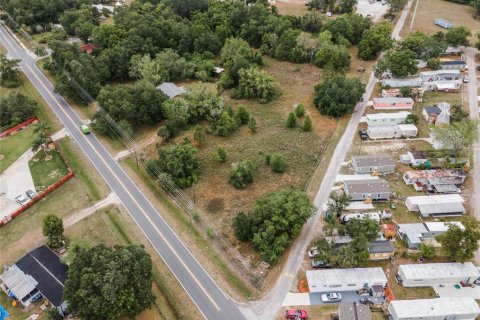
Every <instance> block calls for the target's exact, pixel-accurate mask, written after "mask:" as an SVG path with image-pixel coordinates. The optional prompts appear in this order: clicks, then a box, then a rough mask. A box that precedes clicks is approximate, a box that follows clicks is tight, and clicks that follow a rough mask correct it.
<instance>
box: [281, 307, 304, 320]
mask: <svg viewBox="0 0 480 320" xmlns="http://www.w3.org/2000/svg"><path fill="white" fill-rule="evenodd" d="M285 318H287V319H292V320H297V319H307V318H308V315H307V311H305V310H300V309H290V310H287V311H285Z"/></svg>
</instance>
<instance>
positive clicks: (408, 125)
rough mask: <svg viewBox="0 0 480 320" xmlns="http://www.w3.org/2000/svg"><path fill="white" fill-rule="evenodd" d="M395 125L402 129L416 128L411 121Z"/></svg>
mask: <svg viewBox="0 0 480 320" xmlns="http://www.w3.org/2000/svg"><path fill="white" fill-rule="evenodd" d="M397 127H398V128H399V129H400V130H402V131H410V130H418V129H417V126H416V125H414V124H411V123H407V124H397Z"/></svg>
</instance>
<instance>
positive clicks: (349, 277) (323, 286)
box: [306, 268, 387, 293]
mask: <svg viewBox="0 0 480 320" xmlns="http://www.w3.org/2000/svg"><path fill="white" fill-rule="evenodd" d="M306 275H307V282H308V288H309V289H310V292H311V293H313V292H331V291H356V290H359V289H363V288H367V289H369V288H371V287H372V286H374V285H380V286H383V287H385V285H386V284H387V277H386V276H385V273H384V272H383V269H382V268H351V269H324V270H307V272H306Z"/></svg>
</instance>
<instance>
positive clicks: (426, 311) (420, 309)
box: [388, 298, 480, 320]
mask: <svg viewBox="0 0 480 320" xmlns="http://www.w3.org/2000/svg"><path fill="white" fill-rule="evenodd" d="M388 312H389V313H390V316H391V319H392V320H453V319H456V320H473V319H475V318H477V317H478V315H479V314H480V308H479V306H478V304H477V302H476V301H475V300H474V299H473V298H437V299H415V300H394V301H392V302H391V303H390V304H389V305H388Z"/></svg>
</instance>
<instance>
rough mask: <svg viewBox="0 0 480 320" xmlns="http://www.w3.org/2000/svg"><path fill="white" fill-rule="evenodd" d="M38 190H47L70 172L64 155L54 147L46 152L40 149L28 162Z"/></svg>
mask: <svg viewBox="0 0 480 320" xmlns="http://www.w3.org/2000/svg"><path fill="white" fill-rule="evenodd" d="M28 165H29V167H30V173H31V174H32V178H33V183H34V184H35V189H36V190H37V192H40V191H42V190H45V189H46V188H47V187H48V186H51V185H52V184H54V183H55V182H57V181H58V180H60V179H61V178H62V177H64V176H65V175H67V174H68V172H69V171H68V167H67V165H66V164H65V162H64V161H63V158H62V156H61V155H60V154H59V153H58V151H57V150H56V149H55V148H53V149H50V150H48V151H47V153H45V152H44V151H43V150H40V151H38V152H37V153H36V154H35V155H34V156H33V158H32V159H30V161H29V162H28Z"/></svg>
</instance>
